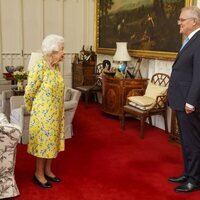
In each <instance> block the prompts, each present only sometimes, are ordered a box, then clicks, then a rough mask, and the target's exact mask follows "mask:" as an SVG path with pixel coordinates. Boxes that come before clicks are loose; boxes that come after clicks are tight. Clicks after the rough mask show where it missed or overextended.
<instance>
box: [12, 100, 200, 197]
mask: <svg viewBox="0 0 200 200" xmlns="http://www.w3.org/2000/svg"><path fill="white" fill-rule="evenodd" d="M125 125H126V130H125V131H121V130H120V124H119V120H118V119H117V118H114V117H111V116H108V115H105V114H103V113H102V112H101V105H99V104H95V103H94V104H91V103H90V106H89V108H88V109H85V107H84V104H83V103H80V105H79V107H78V110H77V113H76V116H75V119H74V136H73V138H72V139H69V140H67V141H66V150H65V152H62V153H60V154H59V156H58V158H57V159H56V160H55V161H54V165H53V166H54V171H55V173H56V175H57V176H59V177H60V178H61V179H62V182H61V183H58V184H56V183H55V184H53V188H51V189H42V188H40V187H39V186H37V185H35V184H34V183H32V175H33V173H34V168H35V164H34V159H33V157H32V156H30V155H28V154H27V153H26V146H25V145H21V144H20V145H18V152H17V163H16V181H17V184H18V187H19V190H20V193H21V195H20V196H18V197H17V198H15V199H16V200H21V199H23V200H40V199H42V200H50V199H53V200H54V199H56V200H148V199H151V200H169V199H170V200H186V199H187V200H197V199H199V197H200V192H199V191H198V192H193V193H188V194H177V193H175V192H174V191H173V189H174V187H175V186H176V184H172V183H169V182H168V181H167V179H168V177H169V176H171V175H179V174H180V173H181V171H182V160H181V149H180V147H178V146H176V145H175V144H170V143H169V142H168V137H167V135H166V134H165V133H164V131H162V130H160V129H158V128H155V127H153V128H152V127H150V126H147V127H145V138H144V140H141V139H140V138H139V123H138V121H137V120H134V119H128V120H127V121H126V124H125Z"/></svg>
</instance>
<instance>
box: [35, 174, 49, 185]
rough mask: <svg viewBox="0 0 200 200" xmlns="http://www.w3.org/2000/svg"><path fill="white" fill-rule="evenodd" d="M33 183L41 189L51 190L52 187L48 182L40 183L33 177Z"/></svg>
mask: <svg viewBox="0 0 200 200" xmlns="http://www.w3.org/2000/svg"><path fill="white" fill-rule="evenodd" d="M33 181H34V182H35V183H36V184H38V185H39V186H40V187H43V188H51V187H52V185H51V183H49V182H48V181H47V182H46V183H42V182H40V181H39V180H38V179H37V177H36V176H35V175H34V176H33Z"/></svg>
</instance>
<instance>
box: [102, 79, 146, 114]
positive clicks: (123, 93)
mask: <svg viewBox="0 0 200 200" xmlns="http://www.w3.org/2000/svg"><path fill="white" fill-rule="evenodd" d="M147 81H148V79H141V78H139V79H118V78H112V77H110V76H107V75H104V76H103V88H102V89H103V91H102V111H103V112H105V113H108V114H111V115H116V116H121V115H122V107H123V105H125V104H126V102H127V97H128V96H133V95H140V94H141V93H143V92H144V90H145V89H146V87H147Z"/></svg>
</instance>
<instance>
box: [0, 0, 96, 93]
mask: <svg viewBox="0 0 200 200" xmlns="http://www.w3.org/2000/svg"><path fill="white" fill-rule="evenodd" d="M94 8H95V0H14V1H13V0H0V66H1V67H0V90H1V88H2V87H5V85H6V84H10V82H9V81H5V80H4V79H3V76H2V73H3V72H6V70H5V66H7V65H14V66H18V65H23V66H24V68H25V69H26V68H27V65H28V62H29V57H30V54H31V52H32V51H38V50H40V45H41V42H42V40H43V38H44V37H45V36H46V35H48V34H59V35H63V36H64V38H65V52H66V56H65V61H64V63H63V64H62V74H63V77H64V79H65V83H66V85H67V86H71V79H72V78H71V61H72V60H71V59H72V58H73V55H74V53H78V52H79V51H80V50H81V48H82V46H83V45H85V46H90V45H92V46H93V45H94V16H95V12H94ZM1 85H3V86H1Z"/></svg>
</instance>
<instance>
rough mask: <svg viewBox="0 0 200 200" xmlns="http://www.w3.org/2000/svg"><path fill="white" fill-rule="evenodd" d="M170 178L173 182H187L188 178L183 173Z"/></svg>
mask: <svg viewBox="0 0 200 200" xmlns="http://www.w3.org/2000/svg"><path fill="white" fill-rule="evenodd" d="M168 180H169V181H170V182H172V183H185V182H187V180H188V178H187V177H186V176H184V175H183V176H179V177H170V178H169V179H168Z"/></svg>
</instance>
